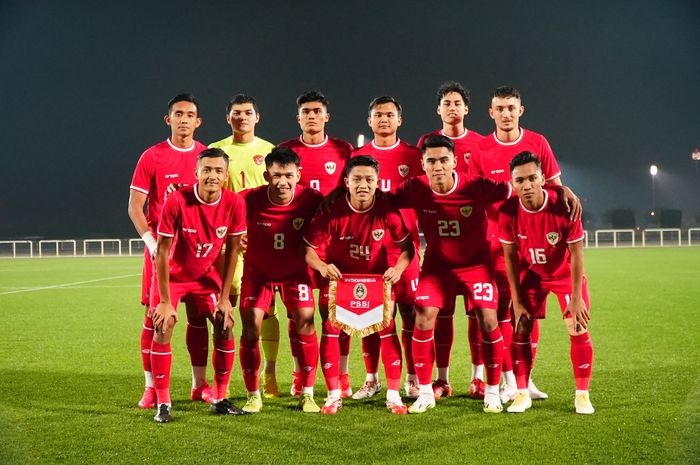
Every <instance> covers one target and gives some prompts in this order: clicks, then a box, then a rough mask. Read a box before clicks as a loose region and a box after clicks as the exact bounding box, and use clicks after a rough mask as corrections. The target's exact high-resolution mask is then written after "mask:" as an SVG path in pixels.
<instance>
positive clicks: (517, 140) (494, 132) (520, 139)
mask: <svg viewBox="0 0 700 465" xmlns="http://www.w3.org/2000/svg"><path fill="white" fill-rule="evenodd" d="M518 130H519V131H520V135H519V136H518V138H517V139H515V140H514V141H513V142H501V141H500V140H498V137H496V131H493V138H494V140H495V141H496V143H497V144H499V145H505V146H510V145H515V144H519V143H520V141H522V140H523V134H525V130H524V129H523V128H518Z"/></svg>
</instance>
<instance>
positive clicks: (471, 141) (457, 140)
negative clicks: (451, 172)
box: [418, 128, 484, 173]
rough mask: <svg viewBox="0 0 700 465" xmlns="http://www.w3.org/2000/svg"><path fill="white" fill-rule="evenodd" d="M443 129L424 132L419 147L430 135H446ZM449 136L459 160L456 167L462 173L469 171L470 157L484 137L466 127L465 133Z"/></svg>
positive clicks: (456, 157) (419, 140)
mask: <svg viewBox="0 0 700 465" xmlns="http://www.w3.org/2000/svg"><path fill="white" fill-rule="evenodd" d="M444 135H445V134H443V132H442V129H438V130H437V131H433V132H429V133H428V134H423V135H422V136H421V138H420V139H418V148H419V149H420V147H421V146H422V145H423V142H424V141H425V139H426V138H427V137H429V136H444ZM446 137H447V138H449V139H450V140H451V141H452V142H453V143H454V144H455V161H456V162H457V165H456V169H457V171H458V172H460V173H467V172H468V170H469V166H468V165H469V159H470V158H471V155H472V153H474V152H475V151H476V147H477V145H479V142H481V140H482V139H483V138H484V136H482V135H481V134H479V133H478V132H474V131H472V130H471V129H467V128H464V133H463V134H462V135H461V136H457V137H450V136H446Z"/></svg>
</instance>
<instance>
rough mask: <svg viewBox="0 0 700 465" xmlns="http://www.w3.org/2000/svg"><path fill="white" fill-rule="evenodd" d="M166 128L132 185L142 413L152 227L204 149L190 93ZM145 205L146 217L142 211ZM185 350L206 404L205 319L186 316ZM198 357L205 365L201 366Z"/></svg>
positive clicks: (146, 404) (173, 109) (151, 399)
mask: <svg viewBox="0 0 700 465" xmlns="http://www.w3.org/2000/svg"><path fill="white" fill-rule="evenodd" d="M165 124H167V125H168V126H170V130H171V134H170V137H169V138H168V139H166V140H165V141H164V142H161V143H159V144H156V145H154V146H153V147H150V148H149V149H147V150H146V151H145V152H143V154H142V155H141V158H139V161H138V163H137V165H136V169H135V170H134V176H133V178H132V181H131V189H130V195H129V218H131V221H132V223H133V224H134V228H136V232H138V234H139V236H141V237H142V238H143V241H144V243H145V245H146V249H145V251H144V252H145V253H144V264H143V277H142V280H141V304H142V305H145V306H146V315H145V317H144V323H143V326H142V328H141V361H142V363H143V371H144V375H145V378H146V389H145V390H144V393H143V396H142V397H141V400H140V401H139V403H138V406H139V407H141V408H153V407H155V400H156V399H155V390H154V387H153V375H152V372H151V355H150V351H151V341H152V340H153V322H152V320H151V315H150V310H149V307H148V305H149V296H148V294H149V291H150V289H151V281H152V277H153V257H154V256H155V253H156V238H155V237H156V228H157V227H158V221H159V220H160V212H161V208H162V206H163V201H164V199H165V196H166V190H167V188H168V186H169V185H170V184H173V183H175V184H184V185H192V184H194V183H195V182H196V178H195V176H194V172H195V168H196V166H197V155H198V154H199V153H200V152H201V151H202V150H204V149H206V146H204V145H202V144H200V143H199V142H197V141H196V140H194V132H195V130H196V129H197V128H198V127H199V126H200V125H201V124H202V119H201V118H200V116H199V105H198V104H197V101H196V100H195V98H194V96H192V95H191V94H179V95H176V96H175V97H173V98H172V99H171V100H170V102H168V114H167V115H165ZM146 205H147V208H148V210H147V213H144V207H146ZM187 316H188V318H187V319H188V322H187V337H186V340H187V349H188V350H189V353H190V359H191V362H192V394H191V397H192V400H204V401H207V402H208V401H209V400H210V399H211V388H210V387H209V384H208V383H207V380H206V364H207V356H208V352H209V348H208V344H209V336H208V332H207V328H206V320H205V319H203V318H202V317H200V316H198V315H196V314H195V313H194V312H191V311H190V309H189V307H188V311H187ZM202 356H203V359H204V361H203V362H202Z"/></svg>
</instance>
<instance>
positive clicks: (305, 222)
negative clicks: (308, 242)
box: [244, 185, 323, 281]
mask: <svg viewBox="0 0 700 465" xmlns="http://www.w3.org/2000/svg"><path fill="white" fill-rule="evenodd" d="M244 197H245V203H246V211H247V214H246V220H247V224H248V247H247V249H246V252H245V266H246V267H248V266H252V267H255V268H256V269H257V270H258V271H262V272H263V274H264V276H265V277H266V278H267V279H268V280H270V281H284V280H287V279H291V278H294V277H296V276H299V275H304V274H308V267H307V266H306V261H304V256H303V255H302V252H301V249H302V248H303V247H302V244H303V237H304V231H306V229H307V228H308V226H309V224H310V223H311V220H312V219H313V217H314V215H315V213H316V209H317V208H318V205H319V203H321V200H322V199H323V196H322V195H321V193H320V192H318V191H317V190H315V189H311V188H310V187H301V186H299V185H297V187H296V189H295V190H294V197H293V198H292V200H291V201H290V202H289V203H288V204H286V205H277V204H274V203H272V201H271V200H270V197H269V195H268V186H260V187H257V188H255V189H252V190H249V191H246V192H245V194H244Z"/></svg>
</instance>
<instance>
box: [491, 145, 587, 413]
mask: <svg viewBox="0 0 700 465" xmlns="http://www.w3.org/2000/svg"><path fill="white" fill-rule="evenodd" d="M510 171H511V182H512V184H513V188H514V189H515V191H516V192H517V194H518V197H517V198H515V197H514V198H511V199H509V200H507V201H506V202H505V203H504V204H503V205H502V206H501V208H500V210H499V231H500V232H499V235H500V237H499V239H500V241H501V244H502V245H503V250H504V253H505V262H506V271H507V274H508V281H509V282H510V289H511V296H512V299H513V312H514V317H515V320H514V321H515V334H514V336H513V345H512V355H513V370H514V372H515V378H516V382H517V385H518V393H517V394H516V396H515V399H514V401H513V403H512V404H511V405H510V407H508V411H509V412H517V413H520V412H524V411H525V410H527V409H528V408H530V407H531V406H532V400H531V399H530V393H529V391H528V379H529V376H530V370H531V368H532V351H531V350H530V333H531V331H532V327H533V322H534V320H535V319H539V318H544V317H545V310H546V305H547V295H548V294H549V293H550V292H552V293H554V294H555V295H556V296H557V299H558V300H559V305H560V306H561V309H562V312H563V314H564V318H565V320H564V321H565V322H566V326H567V328H568V330H569V335H570V336H571V362H572V364H573V368H574V378H575V380H576V396H575V402H574V403H575V406H576V413H581V414H591V413H593V412H594V411H595V410H594V409H593V406H592V405H591V401H590V398H589V394H588V385H589V383H590V379H591V369H592V365H593V344H592V343H591V337H590V335H589V334H588V320H589V308H590V301H589V297H588V286H587V284H586V277H585V275H584V271H583V237H584V232H583V226H582V225H581V220H580V219H578V220H575V221H571V220H570V219H569V213H568V212H567V209H566V206H565V203H564V202H563V201H562V199H561V198H559V197H560V196H559V195H558V194H557V191H554V190H551V189H549V188H546V187H543V184H544V177H543V176H542V164H541V162H540V160H539V158H537V156H535V155H533V154H532V153H531V152H521V153H519V154H518V155H516V156H515V157H514V158H513V159H512V160H511V162H510ZM519 260H520V261H521V262H522V263H527V268H526V269H525V270H523V271H522V272H521V270H520V266H519Z"/></svg>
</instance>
